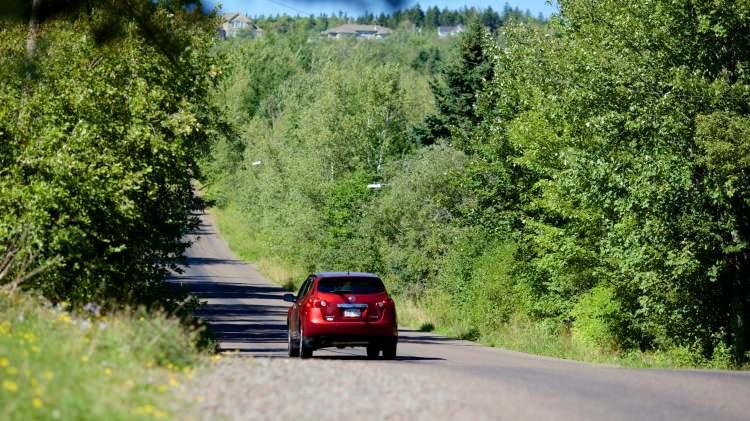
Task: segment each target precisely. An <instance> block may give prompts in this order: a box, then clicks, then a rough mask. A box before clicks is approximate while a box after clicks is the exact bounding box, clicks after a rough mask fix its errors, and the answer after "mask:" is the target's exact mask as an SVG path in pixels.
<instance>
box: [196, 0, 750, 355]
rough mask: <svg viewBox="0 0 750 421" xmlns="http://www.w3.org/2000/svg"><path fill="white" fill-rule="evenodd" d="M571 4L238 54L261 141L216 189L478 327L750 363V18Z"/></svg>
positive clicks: (250, 138) (214, 171) (267, 235)
mask: <svg viewBox="0 0 750 421" xmlns="http://www.w3.org/2000/svg"><path fill="white" fill-rule="evenodd" d="M559 5H560V9H561V15H560V16H558V17H555V18H553V19H552V20H551V21H550V23H549V25H548V26H544V27H540V26H539V25H528V24H523V23H520V24H509V25H504V26H503V27H502V28H501V31H500V33H499V34H498V35H497V36H495V35H492V34H491V33H490V32H489V31H487V30H486V29H485V28H484V27H483V26H482V25H479V24H476V23H475V24H472V25H470V28H469V30H468V31H467V32H466V33H465V34H464V35H463V36H462V37H461V39H460V40H458V41H457V45H453V46H451V45H450V44H448V43H440V42H437V41H436V40H434V39H431V38H428V37H425V36H422V35H420V34H413V33H401V34H400V35H398V36H395V37H393V38H391V39H388V40H384V41H383V42H375V43H367V42H353V41H352V42H350V41H346V40H342V41H341V42H338V41H336V42H314V43H308V42H306V40H307V37H306V36H299V35H296V36H295V35H294V33H290V34H287V35H285V36H280V35H275V34H274V35H273V36H270V37H266V38H264V39H258V40H247V41H246V42H242V43H238V44H227V48H230V49H231V50H230V51H228V52H227V53H228V54H230V56H232V57H234V59H233V63H232V65H231V68H230V69H229V75H230V76H229V78H228V79H227V81H226V84H225V85H224V86H223V89H222V90H221V91H220V92H218V93H217V96H216V98H217V101H219V102H220V103H221V104H223V105H225V106H226V107H227V111H228V114H229V116H230V120H231V121H232V122H233V124H234V125H235V126H236V127H237V128H238V133H240V135H239V136H237V137H236V138H226V139H223V140H220V141H218V142H217V143H215V144H214V146H213V152H212V153H213V158H212V159H211V160H210V161H209V162H207V163H206V164H205V166H204V168H205V170H206V174H207V176H208V179H207V181H208V183H209V187H210V190H211V192H212V193H211V194H212V197H214V198H215V199H216V200H217V203H218V204H219V205H220V206H223V207H227V208H229V209H234V210H236V211H237V212H238V213H240V214H241V219H240V220H239V221H238V222H237V223H240V224H243V225H245V226H248V227H251V228H250V229H249V231H251V232H253V233H254V234H253V238H252V239H251V240H252V241H251V242H252V244H253V247H255V249H256V251H257V253H258V254H260V255H272V256H277V257H279V258H281V259H283V261H284V262H285V264H287V265H290V266H293V267H297V268H299V269H300V270H301V271H312V270H319V269H325V270H365V271H374V272H377V273H380V274H382V276H383V277H384V278H385V279H386V281H387V282H388V283H389V286H390V288H392V289H393V290H395V291H397V292H398V293H399V294H400V295H401V296H402V297H404V298H409V297H411V298H412V299H416V300H418V301H419V302H420V303H421V305H423V306H424V307H425V308H427V309H428V310H429V311H431V312H432V313H433V314H434V315H435V317H436V320H438V321H440V322H444V323H454V324H460V325H462V326H464V327H465V331H466V335H467V336H469V337H480V338H481V337H488V336H491V335H493V332H496V331H499V330H502V329H504V328H506V327H507V326H508V325H509V324H511V323H524V324H529V325H532V326H535V327H536V328H537V331H539V332H546V333H547V334H550V333H551V334H553V335H570V336H571V337H572V340H573V341H574V342H575V343H576V344H578V346H582V347H586V348H588V349H591V350H592V352H610V353H612V352H613V353H620V354H621V355H622V354H630V353H641V352H644V351H645V352H648V353H652V354H660V355H670V356H671V357H672V360H673V361H674V362H675V363H677V364H684V365H710V366H715V367H728V366H732V365H736V364H740V363H742V362H744V361H747V359H748V356H749V355H748V354H747V336H748V333H750V328H749V327H748V321H749V320H750V279H749V277H748V275H749V274H750V260H749V259H748V257H749V255H748V240H750V220H749V219H748V218H750V209H749V207H750V105H749V104H750V80H749V79H748V74H747V71H746V69H747V68H748V65H750V48H749V47H750V13H748V10H747V7H746V6H745V5H744V4H741V3H740V2H737V3H735V2H729V3H722V4H720V5H719V4H714V3H695V2H690V1H677V2H674V1H670V2H666V1H660V0H638V1H636V2H630V3H628V4H622V3H621V2H618V1H615V0H598V1H594V2H591V1H588V0H586V1H583V0H562V1H560V2H559ZM425 52H430V53H429V54H427V56H430V57H432V56H436V57H440V59H439V60H437V62H436V64H435V66H425V67H420V66H418V65H415V63H419V62H420V60H419V56H420V55H421V56H422V57H423V58H424V57H425V55H424V54H422V53H425ZM372 183H380V184H382V188H381V189H379V190H378V189H368V184H372Z"/></svg>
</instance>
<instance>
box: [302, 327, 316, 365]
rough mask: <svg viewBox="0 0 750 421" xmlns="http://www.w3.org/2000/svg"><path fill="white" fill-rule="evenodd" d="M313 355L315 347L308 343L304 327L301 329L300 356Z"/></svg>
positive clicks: (307, 356) (310, 356)
mask: <svg viewBox="0 0 750 421" xmlns="http://www.w3.org/2000/svg"><path fill="white" fill-rule="evenodd" d="M312 356H313V349H312V347H311V346H309V345H308V344H307V340H306V338H305V333H304V332H303V331H302V328H301V327H300V329H299V357H300V358H302V359H308V358H312Z"/></svg>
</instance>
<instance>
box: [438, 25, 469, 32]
mask: <svg viewBox="0 0 750 421" xmlns="http://www.w3.org/2000/svg"><path fill="white" fill-rule="evenodd" d="M463 30H464V26H463V25H457V26H440V27H438V32H440V33H441V34H451V33H454V32H458V31H463Z"/></svg>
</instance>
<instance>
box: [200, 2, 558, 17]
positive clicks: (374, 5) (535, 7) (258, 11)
mask: <svg viewBox="0 0 750 421" xmlns="http://www.w3.org/2000/svg"><path fill="white" fill-rule="evenodd" d="M203 3H204V4H206V5H207V6H215V5H217V4H222V5H223V8H222V10H224V11H225V12H243V13H247V14H249V15H251V16H257V15H276V14H288V15H297V14H299V15H308V14H315V15H317V14H320V13H328V14H334V13H338V11H339V10H343V11H344V12H346V13H347V14H348V15H350V16H352V15H359V14H361V13H362V12H364V11H371V12H374V13H380V12H381V11H388V10H390V9H391V7H389V5H395V4H397V5H398V6H397V7H400V8H403V7H410V6H413V5H415V4H417V3H419V4H420V5H421V6H422V8H423V9H426V8H427V7H429V6H438V7H440V8H441V9H442V8H444V7H447V8H449V9H458V8H461V7H464V6H469V7H471V6H474V7H480V8H485V7H487V6H491V7H492V8H493V9H495V10H498V11H499V10H502V8H503V6H504V5H505V3H508V4H510V5H511V6H513V7H519V8H520V9H521V10H524V11H525V10H527V9H528V10H531V12H532V13H533V14H534V16H536V15H537V14H539V12H542V13H543V14H544V15H545V16H549V15H550V14H551V13H553V12H554V11H555V10H556V7H555V6H551V5H549V4H547V0H526V1H522V0H507V1H506V0H498V1H477V0H422V1H409V0H403V1H401V0H372V1H371V0H348V1H347V0H312V1H310V0H308V1H298V0H203Z"/></svg>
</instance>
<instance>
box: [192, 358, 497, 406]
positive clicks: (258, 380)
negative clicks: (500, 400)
mask: <svg viewBox="0 0 750 421" xmlns="http://www.w3.org/2000/svg"><path fill="white" fill-rule="evenodd" d="M394 364H399V363H386V362H378V361H345V360H344V361H342V360H307V361H301V360H298V359H283V358H247V357H229V358H223V359H222V361H220V362H218V363H216V364H214V365H213V366H211V367H209V368H207V369H205V370H204V371H203V372H201V373H199V374H198V375H197V376H196V377H195V378H194V379H193V381H192V383H190V384H187V385H186V386H187V387H186V389H185V390H186V392H185V394H186V395H187V396H185V397H187V399H188V400H190V401H193V402H194V403H195V404H194V405H192V406H191V407H186V410H187V411H189V414H185V416H186V417H187V418H191V419H201V420H216V419H224V420H266V419H273V420H292V419H294V420H299V419H347V418H356V419H365V420H434V419H449V418H456V417H459V416H460V417H467V416H468V417H471V419H489V418H497V417H490V416H489V415H490V414H488V413H487V412H486V411H482V410H481V407H482V405H481V402H477V399H471V400H467V399H466V398H465V397H466V396H467V395H468V396H472V397H473V398H480V397H481V396H482V395H485V396H486V393H484V391H482V390H475V391H473V392H472V391H469V392H470V393H468V394H467V390H466V388H465V385H456V384H452V383H450V382H449V381H445V379H440V378H438V376H435V375H432V374H431V373H430V370H429V369H425V368H424V367H421V368H418V367H412V366H406V365H404V364H401V367H399V368H398V369H394ZM459 396H461V397H462V398H459ZM480 400H481V399H480ZM188 408H189V409H188Z"/></svg>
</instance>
